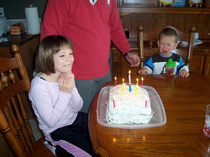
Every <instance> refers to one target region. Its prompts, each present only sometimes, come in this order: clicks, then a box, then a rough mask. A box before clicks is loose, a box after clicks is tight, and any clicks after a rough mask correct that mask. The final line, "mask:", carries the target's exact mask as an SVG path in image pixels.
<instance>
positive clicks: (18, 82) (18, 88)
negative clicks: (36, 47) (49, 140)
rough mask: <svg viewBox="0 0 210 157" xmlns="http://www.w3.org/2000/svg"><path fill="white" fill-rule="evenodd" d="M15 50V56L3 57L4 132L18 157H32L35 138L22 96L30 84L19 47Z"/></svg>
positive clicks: (0, 112) (0, 115) (0, 105)
mask: <svg viewBox="0 0 210 157" xmlns="http://www.w3.org/2000/svg"><path fill="white" fill-rule="evenodd" d="M12 50H13V52H14V57H12V58H4V57H0V67H1V68H0V132H1V133H2V134H3V135H4V138H5V139H6V141H7V143H8V145H9V147H10V148H11V150H12V151H13V153H14V154H15V156H18V157H19V156H20V157H32V156H34V153H35V146H36V145H35V139H34V136H33V133H32V130H31V127H30V124H29V121H28V118H27V115H26V112H25V109H24V107H23V102H22V101H21V97H20V94H28V92H29V89H30V81H29V78H28V75H27V72H26V69H25V66H24V64H23V61H22V58H21V56H20V54H19V52H18V51H19V49H18V47H17V45H16V46H15V45H13V47H12Z"/></svg>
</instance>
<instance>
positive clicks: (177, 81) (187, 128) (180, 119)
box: [88, 74, 210, 157]
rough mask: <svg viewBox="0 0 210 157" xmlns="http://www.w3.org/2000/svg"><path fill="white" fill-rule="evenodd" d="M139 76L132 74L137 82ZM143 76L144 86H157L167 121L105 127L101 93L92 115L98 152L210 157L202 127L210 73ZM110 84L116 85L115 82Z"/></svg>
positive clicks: (209, 143) (91, 126)
mask: <svg viewBox="0 0 210 157" xmlns="http://www.w3.org/2000/svg"><path fill="white" fill-rule="evenodd" d="M137 77H138V78H139V79H140V78H141V77H142V76H140V75H136V76H132V82H133V83H135V82H136V78H137ZM143 77H144V85H147V86H151V87H153V88H155V89H156V91H157V92H158V94H159V95H160V98H161V100H162V102H163V105H164V107H165V111H166V117H167V122H166V124H165V125H163V126H160V127H153V128H144V129H121V128H113V127H104V126H101V125H99V124H98V123H97V116H96V108H97V99H98V94H99V93H98V94H97V95H96V97H95V98H94V100H93V102H92V105H91V107H90V110H89V117H88V121H89V131H90V136H91V140H92V145H93V149H94V151H95V153H96V154H99V155H100V156H113V157H123V156H126V157H131V156H143V157H144V156H146V157H147V156H149V157H154V156H157V157H169V156H170V157H175V156H189V157H192V156H208V155H207V154H208V151H209V150H208V149H210V139H208V138H206V137H205V136H204V135H203V131H202V130H203V125H204V113H205V107H206V105H208V104H210V76H206V75H193V74H191V75H190V76H189V77H188V78H185V79H184V78H181V77H179V76H173V77H167V76H165V75H147V76H143ZM126 78H127V77H125V80H126ZM120 80H122V78H118V84H120V83H121V81H120ZM126 81H127V80H126ZM126 81H125V82H126ZM107 85H114V81H113V82H110V83H108V84H107Z"/></svg>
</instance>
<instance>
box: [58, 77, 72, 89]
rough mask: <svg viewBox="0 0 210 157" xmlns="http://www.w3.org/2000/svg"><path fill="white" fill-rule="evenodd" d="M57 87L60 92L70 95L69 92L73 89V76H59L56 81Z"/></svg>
mask: <svg viewBox="0 0 210 157" xmlns="http://www.w3.org/2000/svg"><path fill="white" fill-rule="evenodd" d="M58 85H59V88H60V90H61V91H63V92H67V93H71V90H72V89H73V88H74V74H73V73H69V74H65V75H64V74H61V76H60V78H59V79H58Z"/></svg>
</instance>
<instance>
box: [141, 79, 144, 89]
mask: <svg viewBox="0 0 210 157" xmlns="http://www.w3.org/2000/svg"><path fill="white" fill-rule="evenodd" d="M143 80H144V78H143V77H142V78H141V88H142V87H143Z"/></svg>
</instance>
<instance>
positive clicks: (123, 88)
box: [122, 79, 125, 95]
mask: <svg viewBox="0 0 210 157" xmlns="http://www.w3.org/2000/svg"><path fill="white" fill-rule="evenodd" d="M122 81H123V83H122V90H123V95H124V92H125V87H124V79H122Z"/></svg>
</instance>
